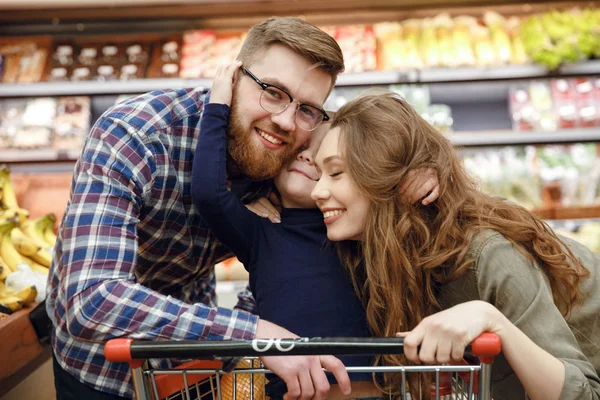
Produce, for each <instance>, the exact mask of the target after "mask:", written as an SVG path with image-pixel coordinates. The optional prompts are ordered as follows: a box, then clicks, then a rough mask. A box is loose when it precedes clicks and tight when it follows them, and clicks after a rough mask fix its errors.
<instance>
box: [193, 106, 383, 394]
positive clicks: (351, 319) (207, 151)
mask: <svg viewBox="0 0 600 400" xmlns="http://www.w3.org/2000/svg"><path fill="white" fill-rule="evenodd" d="M228 118H229V107H228V106H225V105H222V104H208V105H206V106H205V108H204V113H203V116H202V122H201V129H200V132H201V134H200V137H199V139H198V146H197V148H196V153H195V156H194V165H193V179H192V196H193V199H194V203H195V205H196V207H197V208H198V211H199V213H200V215H201V217H202V218H203V219H204V220H205V222H206V224H207V226H208V227H209V229H210V230H211V232H212V233H213V234H214V235H215V236H216V237H217V239H219V240H220V241H221V242H222V243H223V244H224V245H225V246H227V247H228V248H229V249H230V250H231V251H233V253H234V254H235V255H236V256H237V257H238V259H239V260H240V261H241V262H242V263H243V264H244V267H245V268H246V269H247V270H248V272H249V273H250V289H251V291H252V294H253V296H254V298H255V300H256V304H257V310H258V315H259V316H260V317H261V318H263V319H265V320H267V321H271V322H273V323H275V324H278V325H280V326H282V327H284V328H286V329H288V330H290V331H291V332H293V333H295V334H297V335H299V336H301V337H366V336H370V332H369V329H368V324H367V321H366V317H365V310H364V308H363V306H362V304H361V303H360V301H359V300H358V298H357V297H356V295H355V293H354V289H353V287H352V284H351V282H350V278H349V277H348V274H347V273H346V271H345V270H344V267H343V266H342V264H341V262H340V261H339V258H338V257H337V253H336V251H335V249H334V247H333V246H332V245H331V244H330V243H329V242H328V241H327V229H326V227H325V224H324V223H323V214H322V213H321V212H320V211H319V209H317V208H312V209H289V208H287V209H283V210H282V213H281V223H280V224H275V223H271V222H270V221H269V220H268V219H266V218H262V217H259V216H258V215H256V214H254V213H253V212H251V211H249V210H248V209H247V208H246V207H245V206H244V204H243V203H242V202H241V201H240V200H239V199H238V198H237V197H236V196H235V195H234V194H232V193H231V192H230V191H229V190H228V189H227V172H226V159H227V152H226V149H227V140H226V132H227V120H228ZM339 358H340V359H341V360H342V361H343V362H344V364H345V365H346V366H352V365H354V366H361V365H371V364H372V359H371V357H369V356H347V357H346V356H342V357H339ZM331 379H332V381H333V378H331ZM350 379H351V380H355V381H356V380H371V374H368V373H363V374H355V373H352V374H350ZM281 383H282V382H281ZM278 391H279V390H278ZM284 392H285V390H283V392H282V393H284ZM282 393H281V394H282ZM270 395H271V396H273V395H275V393H271V394H270Z"/></svg>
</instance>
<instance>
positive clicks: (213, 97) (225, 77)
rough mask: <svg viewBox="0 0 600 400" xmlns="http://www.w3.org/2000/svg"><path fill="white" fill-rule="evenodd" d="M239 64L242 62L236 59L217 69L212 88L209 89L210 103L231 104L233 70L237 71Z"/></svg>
mask: <svg viewBox="0 0 600 400" xmlns="http://www.w3.org/2000/svg"><path fill="white" fill-rule="evenodd" d="M241 66H242V62H241V61H239V60H238V61H234V62H233V63H231V64H229V65H225V66H222V67H219V69H217V73H216V75H215V79H214V80H213V85H212V89H211V91H210V101H209V102H210V103H215V104H225V105H227V106H231V97H232V96H233V84H234V79H235V71H237V70H238V69H239V68H240V67H241Z"/></svg>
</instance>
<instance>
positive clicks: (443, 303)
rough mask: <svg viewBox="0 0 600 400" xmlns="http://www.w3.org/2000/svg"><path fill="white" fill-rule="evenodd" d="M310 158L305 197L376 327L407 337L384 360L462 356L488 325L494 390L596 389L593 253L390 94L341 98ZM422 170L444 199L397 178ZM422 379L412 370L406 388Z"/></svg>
mask: <svg viewBox="0 0 600 400" xmlns="http://www.w3.org/2000/svg"><path fill="white" fill-rule="evenodd" d="M316 162H317V165H318V167H319V168H320V170H321V178H320V180H319V182H318V184H317V186H316V187H315V189H314V190H313V194H312V195H313V198H314V199H315V201H316V202H317V205H318V206H319V208H320V209H321V211H322V212H323V216H324V221H325V223H326V225H327V236H328V238H329V239H330V240H333V241H341V243H339V251H340V254H341V257H342V259H343V260H344V263H345V265H346V267H347V268H348V270H349V273H350V276H351V277H352V281H353V284H354V286H355V290H356V291H357V293H358V294H359V296H360V298H361V299H362V301H363V303H364V305H365V307H366V312H367V319H368V323H369V326H370V328H371V331H372V333H373V335H374V336H393V335H399V336H404V337H405V356H402V357H399V356H383V357H381V358H380V360H379V362H380V364H383V365H398V364H407V363H448V362H450V361H451V360H460V359H461V358H462V356H463V353H464V349H465V347H466V345H467V344H468V343H469V342H471V341H472V340H473V339H474V338H475V337H476V336H478V335H479V334H481V333H482V332H486V331H491V332H495V333H497V334H498V335H499V336H500V338H501V340H502V355H501V357H499V358H498V359H497V360H496V362H495V364H494V369H493V371H494V372H493V383H494V384H493V390H494V399H496V400H498V399H511V400H512V399H521V398H524V396H523V393H524V392H526V393H527V395H528V396H529V397H530V398H531V399H534V400H536V399H543V400H549V399H599V398H600V378H599V377H598V375H599V372H598V371H599V370H600V256H599V255H598V254H595V253H593V252H591V251H590V250H588V249H587V248H586V247H584V246H583V245H581V244H579V243H577V242H575V241H573V240H570V239H567V238H562V237H558V236H557V235H556V234H555V233H554V232H553V231H552V230H551V229H550V228H549V227H548V225H547V224H546V223H544V222H543V221H542V220H540V219H539V218H537V217H536V216H535V215H534V214H532V213H531V212H530V211H528V210H526V209H525V208H523V207H520V206H518V205H516V204H513V203H511V202H508V201H506V200H503V199H500V198H496V197H492V196H490V195H488V194H486V193H484V192H482V191H481V190H480V189H479V188H478V186H477V184H476V182H475V180H474V179H473V178H472V177H471V176H469V174H468V173H467V172H466V171H465V168H464V167H463V165H462V163H461V161H460V159H459V157H458V155H457V153H456V151H455V150H454V148H453V146H452V144H451V143H450V141H449V140H448V139H447V138H446V137H445V136H443V135H442V134H440V133H439V132H437V131H436V130H435V129H434V128H433V127H432V126H430V125H429V124H428V123H427V122H425V121H424V120H423V119H422V118H421V117H420V116H419V115H418V114H417V113H416V112H415V111H414V110H413V109H412V108H411V107H410V106H409V105H408V104H407V103H406V102H405V101H403V100H402V99H400V98H398V97H397V95H394V94H391V93H390V94H383V95H370V96H365V97H362V98H360V99H357V100H355V101H352V102H350V103H348V104H347V105H345V106H344V107H342V108H341V109H340V110H339V112H338V113H337V114H336V116H335V118H334V120H333V122H332V127H331V130H330V131H329V132H328V133H327V135H326V137H325V139H324V141H323V143H322V145H321V147H320V149H319V153H318V155H317V160H316ZM423 168H433V169H434V170H435V171H436V172H437V175H438V178H439V186H440V187H439V198H438V200H437V201H436V202H435V203H432V204H431V205H427V206H423V205H422V204H419V203H416V204H410V203H409V202H407V201H405V200H403V199H402V197H401V196H400V195H399V194H398V190H397V188H398V185H399V183H400V182H402V181H403V179H404V177H405V176H406V174H407V173H408V171H411V170H414V169H423ZM400 379H401V377H400V376H395V375H389V376H387V377H386V379H385V382H384V384H383V386H384V388H383V389H385V390H386V391H388V392H392V393H393V392H397V391H399V388H401V386H400V384H401V380H400ZM429 380H430V377H427V376H421V377H415V376H413V377H410V380H409V386H410V391H411V394H412V395H413V398H415V397H418V398H420V397H422V396H423V395H424V394H425V393H427V395H428V393H429V383H430V381H429ZM420 388H422V389H423V390H419V389H420ZM419 391H420V393H422V395H419V394H418V393H419Z"/></svg>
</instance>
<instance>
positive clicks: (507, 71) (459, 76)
mask: <svg viewBox="0 0 600 400" xmlns="http://www.w3.org/2000/svg"><path fill="white" fill-rule="evenodd" d="M597 74H600V60H593V61H587V62H582V63H575V64H565V65H563V66H562V67H560V68H559V69H558V70H557V71H553V72H552V71H549V70H548V69H547V68H546V67H543V66H541V65H535V64H527V65H504V66H498V67H457V68H432V69H426V70H422V71H421V72H420V73H419V78H418V81H419V82H423V83H428V82H432V83H433V82H461V81H487V80H508V79H531V78H543V77H547V76H577V75H597Z"/></svg>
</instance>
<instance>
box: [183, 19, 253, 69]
mask: <svg viewBox="0 0 600 400" xmlns="http://www.w3.org/2000/svg"><path fill="white" fill-rule="evenodd" d="M241 35H242V33H241V32H234V33H230V32H219V33H217V32H215V31H213V30H194V31H187V32H185V33H184V35H183V48H182V50H181V71H180V76H181V77H182V78H211V77H213V76H215V74H216V72H217V69H218V68H219V66H221V65H223V64H224V63H227V62H230V61H231V60H234V59H235V57H236V56H237V53H238V52H239V49H240V46H241V45H242V36H241Z"/></svg>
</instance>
